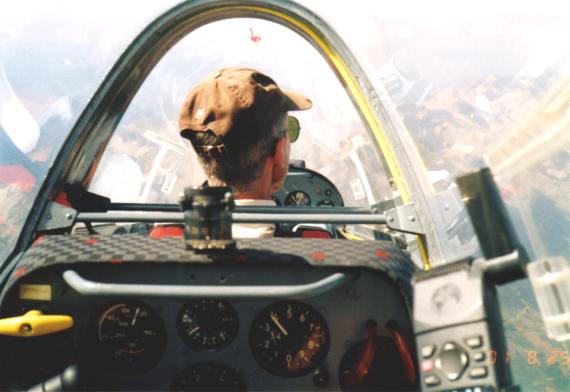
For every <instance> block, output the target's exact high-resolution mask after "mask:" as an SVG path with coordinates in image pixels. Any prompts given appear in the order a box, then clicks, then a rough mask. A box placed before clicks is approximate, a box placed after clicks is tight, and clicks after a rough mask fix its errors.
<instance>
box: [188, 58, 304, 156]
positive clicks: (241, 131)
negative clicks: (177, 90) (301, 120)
mask: <svg viewBox="0 0 570 392" xmlns="http://www.w3.org/2000/svg"><path fill="white" fill-rule="evenodd" d="M312 105H313V104H312V102H311V100H310V99H309V98H307V97H305V96H303V95H301V94H297V93H293V92H289V91H283V90H281V89H280V88H279V86H278V85H277V83H275V81H274V80H273V79H271V78H270V77H269V76H267V75H265V74H263V73H261V72H259V71H256V70H255V69H251V68H224V69H221V70H219V71H218V72H216V73H214V74H212V75H210V76H209V77H208V78H206V80H204V81H203V82H201V83H200V84H198V85H197V86H195V87H194V88H193V89H192V90H191V91H190V92H189V93H188V95H187V96H186V99H185V100H184V103H183V105H182V108H181V110H180V117H179V120H178V125H179V129H180V135H181V136H182V137H184V138H187V139H189V140H190V141H192V144H193V145H194V147H195V148H196V151H197V152H199V150H198V148H197V145H216V143H217V144H220V143H222V144H223V146H224V147H225V149H226V150H227V151H228V152H231V151H239V150H240V147H241V146H246V145H250V144H253V143H255V142H256V141H257V140H259V139H260V138H261V137H262V136H264V134H265V133H266V132H270V131H271V127H272V126H273V125H274V123H275V119H276V118H277V116H279V115H280V114H282V113H285V112H288V111H291V110H306V109H309V108H311V106H312ZM207 131H211V132H207ZM212 134H213V135H212Z"/></svg>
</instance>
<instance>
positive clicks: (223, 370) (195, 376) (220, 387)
mask: <svg viewBox="0 0 570 392" xmlns="http://www.w3.org/2000/svg"><path fill="white" fill-rule="evenodd" d="M172 390H174V391H245V390H246V387H245V383H244V382H243V380H242V379H241V377H240V376H239V374H237V373H236V371H235V370H232V369H230V368H228V367H226V366H224V365H221V364H219V363H215V362H204V363H198V364H196V365H193V366H190V367H189V368H186V369H184V370H183V371H181V372H180V373H178V374H177V375H176V377H175V379H174V383H173V384H172Z"/></svg>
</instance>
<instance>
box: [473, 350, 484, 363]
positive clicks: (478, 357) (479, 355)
mask: <svg viewBox="0 0 570 392" xmlns="http://www.w3.org/2000/svg"><path fill="white" fill-rule="evenodd" d="M473 359H474V360H475V361H477V362H481V361H484V360H485V353H484V352H482V351H480V352H478V353H475V354H473Z"/></svg>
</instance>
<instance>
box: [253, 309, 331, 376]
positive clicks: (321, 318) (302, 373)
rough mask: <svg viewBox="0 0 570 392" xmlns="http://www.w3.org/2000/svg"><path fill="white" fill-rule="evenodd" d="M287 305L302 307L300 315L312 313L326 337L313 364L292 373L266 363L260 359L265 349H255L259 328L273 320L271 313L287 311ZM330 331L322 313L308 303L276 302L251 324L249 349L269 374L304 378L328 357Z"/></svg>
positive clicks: (261, 312) (312, 360)
mask: <svg viewBox="0 0 570 392" xmlns="http://www.w3.org/2000/svg"><path fill="white" fill-rule="evenodd" d="M287 305H294V306H296V307H301V308H302V310H301V311H300V312H299V313H300V314H302V313H304V312H305V311H309V312H311V314H312V315H313V317H315V318H316V319H317V321H318V324H317V325H318V326H321V327H322V328H323V331H322V333H323V336H324V338H323V342H322V343H321V344H322V347H321V348H320V349H319V351H318V352H317V354H316V355H315V356H314V357H313V358H312V359H311V362H310V363H309V365H307V366H306V367H302V368H300V369H298V370H295V371H290V370H285V371H283V370H281V369H279V368H277V367H275V366H270V365H268V363H267V362H266V357H260V352H261V351H262V350H263V349H256V348H255V347H258V346H257V345H256V341H257V340H258V339H257V338H258V336H257V335H258V334H259V332H258V330H259V327H258V326H259V325H262V324H264V323H266V322H267V320H268V319H270V318H271V312H272V311H274V310H275V309H276V308H278V309H280V310H281V309H285V308H286V306H287ZM281 322H283V323H284V321H283V320H281ZM329 331H330V330H329V327H328V324H327V322H326V320H325V318H324V316H323V315H322V314H321V312H320V311H318V310H317V309H316V308H315V307H313V306H311V305H309V304H307V303H306V302H302V301H296V300H285V301H279V302H274V303H271V304H269V305H267V306H266V307H264V308H263V309H262V310H261V311H259V312H258V313H257V315H256V316H255V318H254V320H253V322H252V324H251V328H250V330H249V348H250V350H251V353H252V355H253V357H254V359H255V361H256V363H257V364H258V365H259V366H261V367H262V368H263V369H264V370H265V371H267V372H268V373H270V374H272V375H274V376H279V377H284V378H293V377H302V376H305V375H307V374H309V373H311V372H312V371H314V370H315V369H316V368H318V367H319V366H320V365H321V364H322V363H323V361H324V360H325V358H326V357H327V355H328V351H329V347H330V341H331V339H330V332H329Z"/></svg>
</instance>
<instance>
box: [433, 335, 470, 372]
mask: <svg viewBox="0 0 570 392" xmlns="http://www.w3.org/2000/svg"><path fill="white" fill-rule="evenodd" d="M434 363H435V367H437V368H438V369H439V370H441V371H442V372H443V373H444V374H445V376H446V377H447V379H448V380H450V381H456V380H459V378H460V377H461V375H462V374H463V372H464V371H465V369H466V368H467V365H468V364H469V357H468V356H467V353H466V352H465V350H463V349H462V348H461V347H460V346H458V345H456V344H455V343H446V344H445V345H444V346H443V349H442V350H441V352H440V353H439V356H438V357H437V358H436V360H435V362H434Z"/></svg>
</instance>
